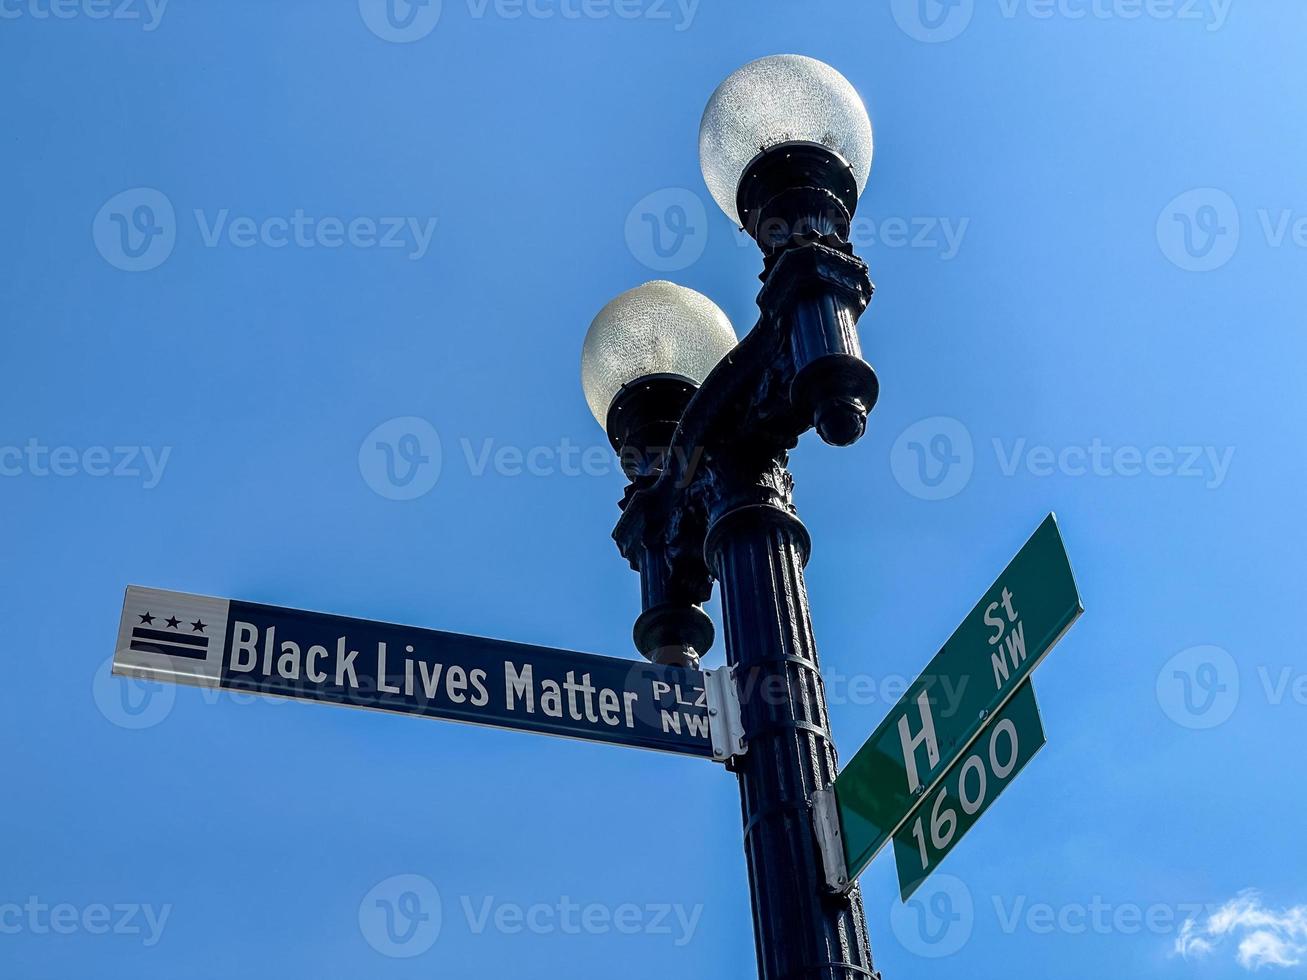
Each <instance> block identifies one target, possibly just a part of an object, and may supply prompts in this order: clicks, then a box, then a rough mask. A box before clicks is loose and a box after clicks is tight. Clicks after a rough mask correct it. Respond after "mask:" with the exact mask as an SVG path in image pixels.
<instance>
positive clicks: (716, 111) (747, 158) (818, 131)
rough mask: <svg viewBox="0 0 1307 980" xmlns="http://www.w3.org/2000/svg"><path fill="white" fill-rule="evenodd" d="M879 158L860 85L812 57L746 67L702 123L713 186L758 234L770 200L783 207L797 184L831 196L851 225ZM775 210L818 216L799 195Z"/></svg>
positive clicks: (779, 215) (707, 176) (731, 213)
mask: <svg viewBox="0 0 1307 980" xmlns="http://www.w3.org/2000/svg"><path fill="white" fill-rule="evenodd" d="M871 158H872V132H871V120H870V119H869V118H868V117H867V110H866V107H865V106H864V105H863V103H862V99H861V98H860V97H859V96H858V93H857V91H856V90H855V89H854V88H853V86H852V85H851V84H850V83H849V81H848V79H846V78H845V77H844V76H843V75H841V74H840V73H839V72H838V71H836V70H835V69H834V68H832V67H831V66H830V65H827V64H825V63H824V62H821V61H817V60H816V59H814V58H808V57H804V56H803V55H797V54H780V55H772V56H771V57H768V58H760V59H759V60H757V61H753V62H750V63H749V64H747V65H745V66H744V67H742V68H739V69H737V70H736V71H735V72H733V73H732V74H731V75H730V76H729V77H727V79H726V80H725V81H724V82H722V83H721V85H719V86H718V87H717V91H715V92H714V93H713V94H712V98H710V99H709V100H708V106H707V108H706V109H705V110H704V113H703V121H702V122H701V123H700V126H699V163H700V166H701V168H702V170H703V178H704V181H705V182H706V183H707V185H708V190H709V191H710V192H711V193H712V196H713V199H714V200H716V202H717V203H718V204H719V205H720V206H721V209H722V210H723V211H725V212H726V214H727V216H728V217H730V218H731V219H732V220H734V221H735V222H736V223H737V224H739V225H740V226H742V227H744V228H746V229H747V230H749V232H750V234H753V235H754V237H755V238H757V237H758V230H757V227H758V225H759V224H760V223H761V222H762V221H763V220H764V219H765V218H766V217H767V215H766V214H765V213H764V212H765V210H766V209H767V207H768V205H769V203H770V204H772V205H778V204H780V203H783V202H781V201H779V200H778V197H783V196H784V195H785V192H787V191H791V190H794V189H797V188H817V189H819V190H821V191H822V192H824V193H825V194H829V195H830V196H831V197H832V198H833V200H834V201H835V202H836V203H837V204H838V206H839V209H842V210H843V211H844V212H846V213H847V214H846V216H845V217H844V219H843V220H844V223H845V225H847V221H848V218H849V217H851V216H852V214H853V211H854V209H855V208H856V207H857V201H858V197H859V195H861V193H862V191H863V189H864V188H865V187H866V186H867V177H868V175H869V174H870V172H871ZM808 196H809V198H810V197H811V194H809V195H808ZM807 203H808V204H809V205H810V203H811V202H810V201H809V202H807ZM796 209H797V212H800V213H793V214H787V211H788V212H796ZM772 210H773V211H774V212H775V213H774V214H773V215H772V217H773V218H775V219H777V220H780V221H784V220H785V219H786V218H789V219H791V221H793V220H798V219H799V218H804V217H806V218H807V219H809V220H811V219H812V217H813V216H812V215H807V214H804V213H801V212H806V211H809V210H811V207H810V206H806V207H805V206H804V205H803V204H800V203H799V202H795V201H794V200H792V199H791V200H789V201H788V206H787V207H785V208H781V207H776V206H773V207H772ZM830 220H833V219H829V218H828V219H827V223H829V221H830ZM818 230H819V231H820V232H828V231H835V232H838V230H839V229H838V228H834V229H831V228H826V227H824V226H823V227H820V228H819V229H818ZM844 233H845V235H847V230H845V232H844ZM760 244H762V242H761V240H760Z"/></svg>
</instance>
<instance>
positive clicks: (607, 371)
mask: <svg viewBox="0 0 1307 980" xmlns="http://www.w3.org/2000/svg"><path fill="white" fill-rule="evenodd" d="M759 147H761V148H762V149H761V150H760V151H759V149H758V148H759ZM700 155H701V159H702V162H703V168H704V176H705V179H706V181H707V183H708V186H709V189H710V190H711V191H712V192H713V194H714V197H716V199H717V200H718V202H719V203H720V204H721V205H722V207H723V209H724V210H725V211H726V212H727V214H728V215H730V216H731V217H732V218H735V219H736V220H738V221H739V223H740V225H741V226H742V227H743V228H744V229H745V230H746V231H748V232H749V234H750V235H752V236H753V238H754V239H755V240H756V241H757V243H758V245H759V247H760V248H761V250H762V253H763V260H764V270H763V276H762V279H763V287H762V290H761V292H760V293H759V296H758V306H759V310H760V314H761V315H760V317H759V320H758V323H757V324H756V325H755V326H754V328H753V329H752V330H750V331H749V333H748V334H747V335H746V336H745V337H744V339H743V340H741V341H740V342H739V343H738V344H733V340H734V336H733V333H732V332H731V328H730V325H729V322H726V321H725V316H724V314H721V311H720V310H718V309H717V308H716V307H715V306H714V305H713V304H712V303H711V301H709V300H707V299H706V298H705V297H702V296H699V294H697V293H692V292H691V291H689V290H683V289H681V287H677V286H672V284H670V283H649V284H646V285H645V286H642V287H639V288H638V289H635V290H631V291H630V292H629V293H626V294H623V295H622V296H621V297H618V299H616V300H614V301H613V302H612V303H610V304H609V306H607V307H605V309H604V311H603V312H602V313H601V314H600V316H599V317H597V318H596V320H595V323H594V324H593V325H592V326H591V330H590V333H589V335H587V338H586V345H585V350H584V352H583V358H582V375H583V380H584V381H585V387H586V392H587V397H589V398H590V401H591V408H592V409H593V410H594V411H595V415H596V418H600V421H601V422H602V423H603V424H605V427H606V429H607V431H608V433H609V436H610V438H611V440H612V442H613V445H614V448H615V449H617V451H618V452H619V454H621V456H622V458H623V463H624V467H625V469H626V472H627V475H628V476H629V477H630V478H631V486H630V487H629V488H628V491H627V494H626V496H625V498H624V499H623V501H622V505H621V506H622V516H621V518H620V520H619V521H618V524H617V527H616V528H615V530H614V532H613V537H614V539H615V540H616V542H617V544H618V547H619V549H620V551H621V553H622V554H623V556H624V557H625V558H626V559H627V560H628V561H629V562H630V563H631V566H632V567H633V568H634V569H636V570H638V571H639V572H640V575H641V581H642V590H641V592H642V597H643V599H644V604H645V609H644V612H643V613H642V615H641V617H640V619H639V620H638V621H637V624H636V630H635V633H636V642H637V646H638V647H639V648H640V649H641V651H642V652H644V653H645V655H646V656H648V657H650V659H654V660H657V661H659V662H681V663H687V664H693V663H697V659H698V657H699V656H701V655H702V654H703V653H704V652H705V651H706V650H707V648H708V646H709V645H710V644H711V642H712V639H713V635H712V631H711V628H710V627H709V628H706V629H705V628H704V625H703V623H704V621H705V620H706V618H707V617H706V616H705V614H704V613H703V611H702V609H700V608H699V605H700V604H701V603H702V602H703V601H705V600H706V599H707V598H708V597H709V595H710V594H711V590H712V585H713V583H714V582H717V583H720V586H721V590H722V591H721V595H722V607H723V613H724V616H723V618H724V627H725V630H724V631H725V641H726V659H727V668H726V669H728V670H729V671H730V678H731V682H732V683H733V685H734V688H735V692H736V695H737V697H738V700H739V703H740V722H741V725H740V728H741V731H740V733H739V735H740V743H739V744H738V745H736V746H734V747H733V749H734V753H733V755H732V757H731V758H730V760H729V761H728V766H729V767H730V768H731V769H732V770H733V771H734V772H735V773H736V775H737V778H738V780H739V786H740V799H741V810H742V817H743V823H744V848H745V857H746V861H747V866H748V871H749V881H750V888H751V894H752V904H753V917H754V935H755V944H756V949H757V957H758V971H759V976H760V977H761V978H762V980H856V978H867V977H875V976H877V975H876V974H875V972H874V970H873V967H872V960H871V950H870V944H869V942H868V939H867V928H866V920H865V916H864V914H863V908H862V898H861V895H860V893H859V891H858V888H857V887H856V885H850V883H848V882H847V881H840V882H838V885H839V887H838V889H836V888H833V887H832V886H831V884H829V874H828V872H829V870H830V869H826V868H824V867H823V864H822V859H821V856H820V851H819V848H818V843H817V835H816V833H815V832H814V825H813V824H814V811H813V796H814V794H815V793H816V792H817V791H819V790H823V789H826V788H827V787H829V786H830V784H831V783H832V781H833V780H834V778H835V775H836V771H837V767H836V755H835V747H834V743H833V741H832V738H831V733H830V722H829V717H828V714H827V706H826V695H825V690H824V687H823V681H822V676H821V671H820V663H819V661H818V656H817V648H816V642H815V640H814V637H813V631H812V622H811V616H810V613H809V608H808V593H807V587H806V585H805V582H804V566H805V565H806V563H807V560H808V555H809V551H810V547H811V542H810V539H809V536H808V532H807V530H806V529H805V528H804V526H803V524H802V523H801V522H800V521H799V518H798V516H797V513H796V511H795V507H794V503H793V494H792V491H793V479H792V477H791V475H790V473H789V470H788V468H787V460H788V452H789V450H790V449H792V448H793V447H794V446H795V445H796V444H797V442H798V439H799V437H800V436H801V435H802V434H803V433H805V432H806V431H808V430H809V429H812V428H815V429H816V430H817V432H818V434H819V435H820V436H821V438H822V439H823V440H824V441H825V442H827V443H829V444H831V445H835V446H846V445H849V444H851V443H853V442H855V441H856V440H857V439H858V438H860V437H861V436H862V434H863V432H864V430H865V426H866V418H867V414H868V412H869V411H870V410H871V408H872V407H873V405H874V404H875V402H876V398H877V395H878V384H877V381H876V376H875V373H874V372H873V371H872V369H871V367H870V365H868V364H867V363H866V362H865V361H864V360H863V359H862V354H861V348H860V344H859V340H858V335H857V331H856V324H857V321H858V318H859V316H860V315H861V314H862V312H863V310H864V309H865V308H866V306H867V303H868V302H869V301H870V299H871V293H872V285H871V281H870V279H869V277H868V273H867V267H866V265H865V264H864V263H863V262H862V261H861V260H860V259H858V258H857V257H855V256H854V255H853V251H852V247H851V246H850V244H849V226H850V223H851V220H852V216H853V212H854V209H855V208H856V207H857V200H858V196H859V194H860V193H861V191H862V188H863V187H864V186H865V183H866V178H867V173H868V170H869V169H870V164H871V127H870V123H869V122H868V120H867V116H866V110H865V109H864V108H863V106H862V103H861V100H860V99H859V98H858V96H857V94H856V92H854V91H853V88H852V86H851V85H849V83H848V82H847V81H846V80H845V79H844V78H843V77H842V76H840V75H839V74H838V73H837V72H835V70H834V69H832V68H830V67H829V66H827V65H823V64H821V63H820V62H816V61H813V60H812V59H809V58H801V57H798V56H793V55H783V56H778V57H774V58H764V59H762V60H761V61H758V62H753V63H751V64H749V65H746V66H745V67H744V68H742V69H740V70H739V71H737V72H736V73H735V74H733V75H732V76H730V77H729V78H728V79H727V80H726V81H725V82H723V83H722V85H721V86H720V87H719V88H718V90H717V92H716V93H714V95H713V98H712V99H711V100H710V102H709V104H708V108H707V110H706V111H705V113H704V121H703V126H702V128H701V133H700ZM728 192H729V193H728ZM705 304H706V305H705ZM709 308H710V309H709ZM723 323H724V324H725V326H724V327H723ZM728 335H729V339H728ZM713 365H715V366H713ZM615 385H617V386H619V387H617V388H616V390H614V386H615ZM603 406H608V410H607V412H603ZM601 416H602V417H601ZM672 419H677V421H676V422H675V424H672V421H671V420H672ZM649 420H654V423H652V424H651V423H650V421H649ZM628 460H638V461H640V465H638V466H637V465H627V461H628Z"/></svg>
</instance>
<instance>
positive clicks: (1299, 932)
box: [1175, 891, 1307, 970]
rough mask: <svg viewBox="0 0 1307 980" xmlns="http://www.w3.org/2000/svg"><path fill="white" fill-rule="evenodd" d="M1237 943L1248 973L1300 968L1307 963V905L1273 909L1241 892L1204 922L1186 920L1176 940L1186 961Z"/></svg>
mask: <svg viewBox="0 0 1307 980" xmlns="http://www.w3.org/2000/svg"><path fill="white" fill-rule="evenodd" d="M1228 940H1229V941H1235V942H1236V943H1237V945H1236V952H1235V955H1236V958H1237V959H1238V960H1239V965H1240V966H1242V967H1243V968H1244V969H1245V970H1260V969H1261V968H1262V967H1264V966H1278V967H1292V966H1301V965H1302V963H1303V961H1304V959H1307V905H1295V906H1293V907H1292V908H1287V909H1270V908H1267V907H1266V906H1264V905H1262V900H1261V896H1260V895H1259V894H1258V893H1257V892H1255V891H1245V892H1240V893H1239V895H1237V896H1236V897H1235V898H1233V899H1231V900H1230V901H1228V902H1226V903H1225V904H1224V905H1222V906H1221V907H1220V908H1219V909H1217V910H1216V911H1215V912H1213V913H1211V915H1209V916H1207V918H1206V919H1204V920H1198V919H1186V920H1185V922H1184V924H1183V925H1182V926H1181V927H1180V935H1179V936H1177V937H1176V940H1175V951H1176V952H1177V953H1178V954H1179V955H1181V956H1183V957H1184V958H1185V959H1200V958H1202V957H1204V956H1210V955H1211V954H1212V953H1214V952H1216V950H1217V949H1218V948H1220V947H1221V946H1223V945H1225V943H1226V942H1227V941H1228Z"/></svg>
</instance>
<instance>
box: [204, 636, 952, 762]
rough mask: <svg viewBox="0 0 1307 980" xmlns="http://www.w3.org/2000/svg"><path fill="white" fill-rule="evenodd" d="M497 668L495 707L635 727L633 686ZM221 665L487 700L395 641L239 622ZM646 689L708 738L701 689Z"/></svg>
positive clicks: (585, 675)
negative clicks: (305, 636) (324, 642)
mask: <svg viewBox="0 0 1307 980" xmlns="http://www.w3.org/2000/svg"><path fill="white" fill-rule="evenodd" d="M503 669H504V673H503V688H502V690H503V702H502V704H503V707H504V708H505V709H507V710H508V711H512V712H519V713H521V714H523V715H537V714H539V715H545V716H547V717H549V718H555V719H560V720H569V721H573V722H579V723H584V724H588V725H595V726H600V725H602V726H607V727H609V728H617V729H627V730H631V731H637V730H639V725H638V724H637V710H638V706H639V705H640V693H639V692H637V691H629V690H624V689H622V688H621V687H616V688H609V687H602V686H600V685H599V684H598V683H596V682H595V680H594V675H593V674H591V673H590V671H587V670H579V671H578V670H569V671H567V673H566V674H565V675H564V677H563V679H562V680H561V681H560V680H553V679H549V678H544V679H542V678H540V677H538V676H537V675H536V673H535V668H534V666H533V665H532V664H529V663H523V664H518V663H514V662H513V661H509V660H506V661H504V668H503ZM227 670H228V671H230V672H231V673H233V674H261V675H263V676H264V677H269V678H271V677H279V678H282V679H284V680H288V681H297V682H299V681H307V682H309V683H312V684H316V685H324V686H325V685H334V686H335V687H338V688H344V689H347V690H353V691H360V690H362V689H364V688H373V687H375V690H376V691H377V692H379V693H382V694H391V695H402V696H405V697H408V698H414V699H417V700H425V701H428V702H431V701H437V700H443V701H446V702H448V703H450V704H453V705H460V706H461V705H471V706H472V707H477V708H481V707H485V706H487V705H489V704H490V702H491V692H492V690H494V687H493V685H492V684H491V683H490V678H489V675H488V673H487V671H486V670H484V669H482V668H468V667H464V666H461V665H458V664H443V663H432V662H430V661H429V660H426V659H424V658H422V657H421V656H417V655H415V651H414V648H413V646H412V645H411V644H406V645H404V647H403V653H400V652H399V646H398V644H396V643H394V642H390V643H387V642H386V641H378V642H377V643H376V649H375V652H374V653H373V654H372V655H371V656H369V655H368V654H367V653H365V652H363V651H361V650H359V649H355V648H353V647H351V645H350V642H349V638H348V637H347V636H340V637H337V639H336V643H335V645H334V649H330V648H328V647H325V646H318V645H314V646H310V647H309V648H308V649H307V650H302V649H301V645H300V644H298V643H296V642H294V641H291V640H284V641H281V642H280V643H279V642H278V637H277V627H275V626H268V627H265V628H263V629H260V627H258V626H255V625H254V624H252V623H245V622H236V623H234V624H233V626H232V641H231V652H230V655H229V657H228V662H227ZM494 672H495V671H493V670H492V671H491V673H494ZM496 693H497V692H496ZM651 693H652V695H653V698H652V700H653V701H654V702H655V705H656V707H657V708H658V710H659V711H660V713H661V724H662V729H663V732H664V733H672V732H675V733H677V734H680V733H681V732H682V731H684V732H686V733H687V734H690V735H694V736H697V737H700V738H708V737H709V726H708V715H707V713H706V710H704V709H706V708H707V697H708V695H707V690H706V689H705V688H703V687H700V686H694V687H684V688H683V687H682V685H681V684H679V683H668V682H665V681H659V680H655V681H652V683H651ZM664 705H666V706H665V707H664ZM492 710H495V709H494V708H492ZM927 710H929V709H927ZM929 721H930V719H929V715H927V722H929ZM930 728H931V732H930V736H929V737H930V739H931V748H930V752H931V757H932V763H931V764H932V765H933V764H934V760H935V759H937V757H938V749H937V748H935V747H934V727H933V725H931V726H930Z"/></svg>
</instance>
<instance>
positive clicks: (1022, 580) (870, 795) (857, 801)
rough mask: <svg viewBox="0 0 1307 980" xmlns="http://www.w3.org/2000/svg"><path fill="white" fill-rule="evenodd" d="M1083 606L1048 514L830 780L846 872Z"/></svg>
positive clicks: (961, 749) (871, 850) (876, 844)
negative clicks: (881, 719) (834, 777)
mask: <svg viewBox="0 0 1307 980" xmlns="http://www.w3.org/2000/svg"><path fill="white" fill-rule="evenodd" d="M1083 611H1084V608H1083V607H1082V606H1081V604H1080V594H1079V593H1078V592H1077V591H1076V583H1075V579H1074V577H1073V576H1072V574H1071V564H1070V562H1069V561H1068V560H1067V556H1066V549H1065V548H1064V547H1063V545H1062V536H1061V534H1059V533H1058V529H1057V520H1056V518H1055V517H1054V516H1053V515H1052V514H1049V515H1048V517H1047V518H1045V519H1044V522H1043V523H1042V524H1040V525H1039V528H1038V529H1037V530H1036V531H1035V533H1034V534H1033V535H1032V536H1031V538H1030V540H1029V541H1027V542H1026V544H1025V546H1024V547H1023V548H1022V549H1021V550H1020V551H1019V552H1018V553H1017V556H1016V557H1015V558H1013V559H1012V561H1011V563H1010V564H1009V565H1008V566H1007V568H1005V569H1004V570H1003V574H1002V575H1000V576H999V577H998V580H997V581H996V582H995V583H994V584H993V585H992V586H990V588H989V590H988V591H987V592H986V593H985V594H984V596H983V597H982V598H981V600H980V601H979V602H978V603H976V605H975V608H973V609H972V610H971V612H970V613H969V614H968V615H967V617H966V619H964V620H963V621H962V625H961V626H959V627H958V628H957V629H956V630H954V632H953V635H952V636H951V637H949V640H948V642H947V643H946V644H944V647H943V649H941V650H940V651H939V653H937V654H936V655H935V657H934V658H933V659H932V660H931V661H930V663H929V664H928V665H927V667H926V670H925V671H924V672H923V673H922V674H921V676H920V677H918V678H917V679H916V680H915V681H913V682H912V684H911V685H910V686H909V687H908V689H907V691H906V692H905V693H904V695H903V697H902V698H900V699H899V701H898V703H897V704H896V705H895V706H894V708H893V709H892V710H891V711H890V713H889V715H888V716H887V717H886V719H885V720H884V721H883V722H881V724H880V726H879V727H878V728H877V729H876V731H875V732H874V733H873V734H872V736H871V738H870V739H868V740H867V743H866V744H865V745H863V747H862V748H861V749H860V750H859V751H858V754H857V755H855V756H854V757H853V758H852V759H851V760H850V761H849V764H848V765H847V766H845V767H844V770H843V771H842V772H841V773H840V774H839V775H838V776H837V777H836V779H835V784H834V787H833V788H834V796H835V804H836V810H837V812H838V815H839V823H840V839H841V841H842V847H843V850H844V859H845V867H846V869H847V872H848V876H849V878H850V879H852V878H854V877H856V876H857V875H858V874H860V873H861V872H862V870H863V869H864V868H865V867H866V866H867V865H868V864H869V863H870V862H871V859H872V858H874V857H875V856H876V854H877V853H878V852H879V851H880V849H881V848H882V847H884V846H885V844H886V843H887V842H888V841H889V840H890V839H891V838H892V837H893V836H894V835H895V834H896V833H897V832H898V831H899V829H900V828H901V827H903V826H904V825H905V824H906V823H907V821H908V818H909V817H910V816H911V815H912V812H913V811H914V810H915V809H916V808H917V807H918V806H919V805H920V804H921V803H922V802H923V801H924V800H925V799H926V798H928V797H930V796H931V791H932V790H933V789H934V787H935V786H936V784H937V783H938V782H939V781H940V779H941V778H942V777H943V776H944V774H945V772H946V771H947V770H948V769H949V767H950V766H951V765H952V764H953V763H954V762H955V761H957V760H958V759H959V758H961V757H962V756H963V755H964V753H966V752H967V750H968V749H969V748H970V747H971V744H972V742H973V741H975V740H976V738H977V737H979V735H980V734H981V732H982V730H983V729H984V728H985V726H986V724H987V723H988V721H989V720H990V719H991V718H992V717H993V716H994V715H996V714H997V713H998V712H1000V711H1002V709H1003V707H1004V705H1006V704H1007V703H1008V701H1009V700H1010V699H1011V698H1012V697H1013V696H1014V695H1015V694H1016V693H1017V691H1018V689H1019V688H1020V687H1021V684H1022V682H1023V681H1024V680H1025V679H1026V678H1027V677H1029V676H1030V672H1031V671H1032V670H1034V669H1035V667H1036V666H1037V665H1038V664H1039V663H1040V661H1041V660H1043V658H1044V656H1045V655H1046V654H1047V653H1048V651H1049V650H1050V649H1051V648H1052V646H1053V644H1055V643H1056V642H1057V641H1058V640H1059V639H1061V637H1062V635H1063V634H1064V633H1065V632H1066V631H1067V630H1068V629H1069V628H1070V626H1071V624H1072V623H1074V622H1075V620H1076V617H1078V616H1079V615H1080V614H1081V613H1082V612H1083ZM932 798H933V797H932Z"/></svg>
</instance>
